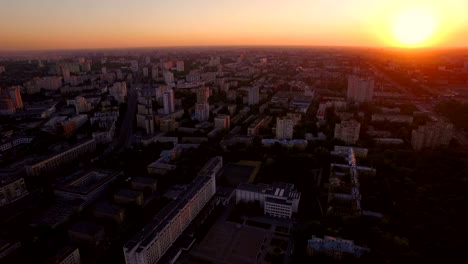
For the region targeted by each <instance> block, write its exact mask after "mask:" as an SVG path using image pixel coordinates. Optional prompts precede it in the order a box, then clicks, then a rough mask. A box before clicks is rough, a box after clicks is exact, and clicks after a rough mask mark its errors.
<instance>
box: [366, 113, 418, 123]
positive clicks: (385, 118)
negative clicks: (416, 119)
mask: <svg viewBox="0 0 468 264" xmlns="http://www.w3.org/2000/svg"><path fill="white" fill-rule="evenodd" d="M372 122H390V123H406V124H412V123H413V116H410V115H392V114H373V115H372Z"/></svg>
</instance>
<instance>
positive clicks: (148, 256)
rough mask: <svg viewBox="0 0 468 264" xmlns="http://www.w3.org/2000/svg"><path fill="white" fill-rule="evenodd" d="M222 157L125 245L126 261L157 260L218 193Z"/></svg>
mask: <svg viewBox="0 0 468 264" xmlns="http://www.w3.org/2000/svg"><path fill="white" fill-rule="evenodd" d="M222 162H223V161H222V158H221V157H215V158H212V159H211V160H210V161H209V162H208V163H207V164H206V165H205V167H204V168H203V169H202V170H201V171H200V172H199V174H198V176H197V177H196V178H195V180H194V181H193V182H192V183H191V184H190V185H189V186H188V188H187V189H186V191H185V193H183V194H181V195H180V196H179V197H178V198H177V199H175V200H173V201H172V202H171V203H169V204H168V205H167V206H166V207H165V208H164V209H163V210H162V211H161V212H159V213H158V214H157V215H156V216H155V217H154V218H153V220H152V221H151V222H150V223H149V224H148V225H146V226H145V227H144V228H143V229H142V230H141V231H140V232H138V233H137V234H136V235H135V236H134V237H133V238H132V239H131V240H130V241H128V242H127V243H126V244H125V246H124V248H123V251H124V255H125V263H126V264H148V263H157V262H158V261H159V260H160V259H161V257H162V256H164V254H165V253H166V252H167V251H168V249H169V248H170V247H171V246H172V244H173V243H174V242H175V241H176V240H177V238H178V237H179V236H180V235H181V234H182V232H183V231H184V230H185V228H187V226H188V225H189V224H190V223H191V221H192V220H193V219H194V218H195V217H196V216H197V215H198V213H199V212H200V211H201V210H202V209H203V208H204V206H205V205H206V204H207V203H208V202H209V201H210V200H211V198H212V197H213V196H214V194H215V193H216V175H217V174H218V173H219V171H220V169H221V168H222Z"/></svg>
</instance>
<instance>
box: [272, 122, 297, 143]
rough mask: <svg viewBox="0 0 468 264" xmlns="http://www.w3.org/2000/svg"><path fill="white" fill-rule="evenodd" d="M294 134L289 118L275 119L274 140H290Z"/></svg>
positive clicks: (292, 124) (292, 123)
mask: <svg viewBox="0 0 468 264" xmlns="http://www.w3.org/2000/svg"><path fill="white" fill-rule="evenodd" d="M293 132H294V120H293V119H291V118H277V119H276V138H277V139H292V138H293Z"/></svg>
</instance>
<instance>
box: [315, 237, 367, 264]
mask: <svg viewBox="0 0 468 264" xmlns="http://www.w3.org/2000/svg"><path fill="white" fill-rule="evenodd" d="M366 252H370V249H369V248H368V247H362V246H357V245H355V244H354V241H352V240H345V239H341V238H335V237H331V236H325V237H324V238H319V237H316V236H312V238H311V239H309V241H308V242H307V253H308V255H310V256H313V255H316V254H325V255H327V256H330V257H332V258H334V259H338V260H339V259H342V258H343V257H344V256H353V257H357V258H359V257H361V256H362V255H363V254H364V253H366Z"/></svg>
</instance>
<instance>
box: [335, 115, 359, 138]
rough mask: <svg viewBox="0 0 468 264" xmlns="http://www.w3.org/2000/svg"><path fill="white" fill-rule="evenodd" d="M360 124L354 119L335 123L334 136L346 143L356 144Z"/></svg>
mask: <svg viewBox="0 0 468 264" xmlns="http://www.w3.org/2000/svg"><path fill="white" fill-rule="evenodd" d="M360 131H361V124H360V123H359V122H357V121H356V120H349V121H341V123H340V124H335V138H336V139H340V140H343V141H344V142H345V143H346V144H356V142H357V141H358V140H359V133H360Z"/></svg>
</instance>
